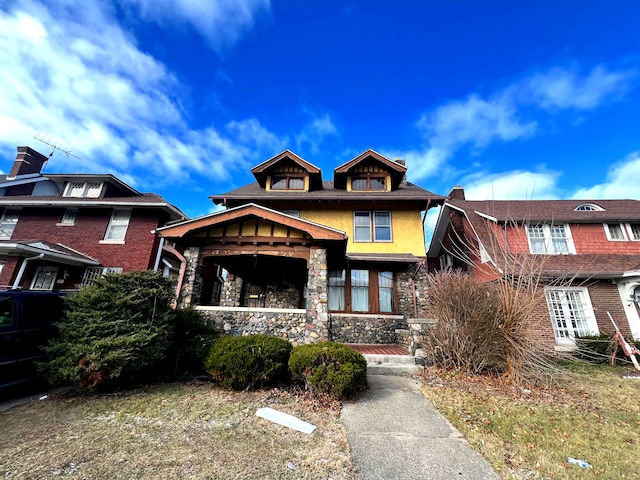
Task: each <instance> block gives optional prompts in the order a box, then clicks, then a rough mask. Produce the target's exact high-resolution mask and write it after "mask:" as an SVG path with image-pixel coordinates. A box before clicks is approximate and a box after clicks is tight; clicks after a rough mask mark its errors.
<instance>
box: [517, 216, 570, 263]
mask: <svg viewBox="0 0 640 480" xmlns="http://www.w3.org/2000/svg"><path fill="white" fill-rule="evenodd" d="M559 227H562V228H563V229H564V233H565V236H564V237H554V236H553V235H554V233H555V232H554V230H555V229H557V228H559ZM532 228H535V229H537V230H538V231H539V232H541V233H542V236H538V237H532V236H531V233H532V232H531V229H532ZM525 231H526V233H527V241H528V242H529V251H530V252H531V253H532V254H534V255H575V253H576V247H575V245H574V244H573V237H572V236H571V228H570V227H569V224H567V223H559V224H548V223H543V224H537V225H525ZM554 240H564V241H566V245H567V251H566V252H559V251H556V249H555V247H554V243H553V242H554ZM534 241H535V242H540V241H542V242H543V244H544V250H545V251H544V252H537V251H535V250H534V247H533V246H534Z"/></svg>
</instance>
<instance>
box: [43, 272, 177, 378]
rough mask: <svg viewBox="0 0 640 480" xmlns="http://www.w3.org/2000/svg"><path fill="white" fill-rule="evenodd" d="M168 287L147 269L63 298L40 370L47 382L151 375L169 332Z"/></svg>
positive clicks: (110, 277) (102, 281) (111, 277)
mask: <svg viewBox="0 0 640 480" xmlns="http://www.w3.org/2000/svg"><path fill="white" fill-rule="evenodd" d="M172 299H173V285H172V283H171V281H170V280H168V279H166V278H163V277H162V275H161V274H159V273H154V272H150V271H144V272H131V273H119V274H109V275H105V276H104V277H101V278H99V279H97V280H96V281H95V282H94V283H93V284H92V285H88V286H84V287H82V288H81V289H80V290H79V291H77V292H72V293H70V294H69V295H67V297H66V299H65V301H66V303H67V306H68V308H67V314H66V319H64V320H63V321H62V322H61V323H60V324H58V328H59V332H60V335H59V337H58V338H56V339H54V340H52V341H51V342H50V344H49V345H48V346H47V347H46V348H45V351H46V353H47V357H48V360H47V361H46V362H45V363H43V364H42V365H41V371H42V372H43V373H44V374H45V375H46V376H47V377H48V379H49V381H50V382H51V383H53V384H60V383H63V382H71V383H73V384H76V385H79V386H83V387H108V386H122V385H126V384H132V383H133V382H136V381H142V380H147V379H148V378H149V377H150V376H154V375H156V374H157V371H155V370H157V366H158V365H159V363H160V361H161V360H162V359H163V358H164V357H165V354H166V352H167V349H168V348H169V346H170V344H171V336H172V333H173V327H172V316H173V315H174V313H173V311H172V309H171V301H172Z"/></svg>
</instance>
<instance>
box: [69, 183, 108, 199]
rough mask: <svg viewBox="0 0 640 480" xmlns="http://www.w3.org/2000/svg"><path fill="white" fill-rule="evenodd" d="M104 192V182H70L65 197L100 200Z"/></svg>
mask: <svg viewBox="0 0 640 480" xmlns="http://www.w3.org/2000/svg"><path fill="white" fill-rule="evenodd" d="M101 192H102V182H68V183H67V186H66V188H65V189H64V193H63V196H64V197H75V198H98V197H100V193H101Z"/></svg>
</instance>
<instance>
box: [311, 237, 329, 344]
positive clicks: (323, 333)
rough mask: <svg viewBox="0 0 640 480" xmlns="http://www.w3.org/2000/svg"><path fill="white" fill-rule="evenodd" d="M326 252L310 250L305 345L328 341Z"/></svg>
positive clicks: (319, 249)
mask: <svg viewBox="0 0 640 480" xmlns="http://www.w3.org/2000/svg"><path fill="white" fill-rule="evenodd" d="M327 294H328V283H327V251H326V250H325V249H324V248H311V250H310V252H309V278H308V279H307V298H306V305H307V326H306V329H307V331H306V332H305V343H316V342H318V341H323V340H328V339H329V313H328V312H329V309H328V303H327Z"/></svg>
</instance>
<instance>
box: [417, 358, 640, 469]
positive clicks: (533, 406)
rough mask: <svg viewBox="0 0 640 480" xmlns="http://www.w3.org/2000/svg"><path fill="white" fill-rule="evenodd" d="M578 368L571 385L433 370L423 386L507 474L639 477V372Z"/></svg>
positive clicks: (442, 408)
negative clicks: (575, 462) (578, 462)
mask: <svg viewBox="0 0 640 480" xmlns="http://www.w3.org/2000/svg"><path fill="white" fill-rule="evenodd" d="M576 368H577V371H575V372H573V373H574V374H573V375H571V378H570V380H569V382H570V383H568V384H567V385H566V386H565V388H560V387H545V388H542V387H537V388H536V387H530V388H529V389H524V388H521V387H517V386H515V385H513V384H506V383H505V382H503V381H500V379H499V378H497V377H488V376H475V377H473V376H467V375H462V374H459V373H458V374H456V373H455V372H453V373H452V372H449V373H447V372H442V371H436V370H433V369H432V370H429V371H428V373H427V384H426V386H425V387H424V389H423V391H424V394H425V396H426V397H427V398H428V399H429V400H430V401H431V402H433V404H434V405H435V406H436V407H437V408H438V409H439V410H440V411H441V412H442V413H443V414H444V415H445V416H446V417H447V418H448V419H449V420H450V421H451V422H452V423H453V424H454V425H455V426H456V427H457V428H458V429H459V430H460V431H462V432H463V433H464V434H465V436H466V437H467V439H468V440H469V442H470V443H471V445H472V446H473V447H474V448H475V449H476V450H478V451H479V452H480V453H482V454H483V455H484V457H485V458H486V459H487V460H488V461H489V463H490V464H491V465H492V466H493V467H494V469H495V470H496V471H497V472H498V473H499V474H500V475H501V476H502V478H505V479H507V478H508V479H512V478H519V479H576V478H601V479H618V478H627V479H638V478H640V455H638V451H639V448H640V379H625V378H622V376H623V374H632V370H628V369H624V368H620V367H617V368H613V367H609V366H597V367H596V366H580V367H576ZM567 457H575V458H582V459H585V460H586V461H587V462H589V463H591V464H592V465H593V468H592V469H585V470H583V469H581V468H579V467H575V466H572V465H569V464H568V463H567Z"/></svg>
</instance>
